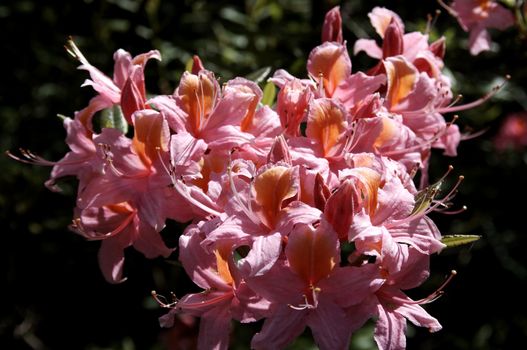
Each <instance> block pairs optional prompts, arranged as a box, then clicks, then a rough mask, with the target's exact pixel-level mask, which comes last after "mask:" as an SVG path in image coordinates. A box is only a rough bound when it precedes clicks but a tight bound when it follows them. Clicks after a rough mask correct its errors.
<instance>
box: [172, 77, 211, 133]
mask: <svg viewBox="0 0 527 350" xmlns="http://www.w3.org/2000/svg"><path fill="white" fill-rule="evenodd" d="M177 93H178V96H179V98H180V101H181V103H182V108H183V110H184V111H185V112H187V114H188V123H189V126H190V128H191V129H190V130H189V131H190V132H193V133H194V136H197V135H199V132H200V130H201V128H202V127H203V125H204V123H205V119H206V118H208V116H209V114H210V112H211V111H212V109H213V107H214V102H215V98H216V96H215V95H216V82H215V80H214V77H213V76H212V74H207V73H200V74H198V75H194V74H190V73H188V72H185V73H184V74H183V77H182V78H181V82H180V84H179V88H178V91H177Z"/></svg>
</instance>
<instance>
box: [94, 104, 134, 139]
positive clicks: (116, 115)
mask: <svg viewBox="0 0 527 350" xmlns="http://www.w3.org/2000/svg"><path fill="white" fill-rule="evenodd" d="M100 125H101V129H102V128H113V129H118V130H121V131H122V132H123V134H126V133H127V132H128V123H127V122H126V119H124V115H123V111H122V110H121V106H119V105H113V106H112V107H110V108H106V109H103V110H102V111H101V119H100Z"/></svg>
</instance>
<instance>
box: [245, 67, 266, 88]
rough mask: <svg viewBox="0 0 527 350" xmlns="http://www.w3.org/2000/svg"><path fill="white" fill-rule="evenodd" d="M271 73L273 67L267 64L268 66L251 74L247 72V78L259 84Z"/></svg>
mask: <svg viewBox="0 0 527 350" xmlns="http://www.w3.org/2000/svg"><path fill="white" fill-rule="evenodd" d="M269 73H271V67H269V66H267V67H263V68H260V69H258V70H256V71H254V72H252V73H250V74H247V76H246V77H245V78H247V79H248V80H252V81H254V82H255V83H257V84H259V83H261V82H262V81H264V79H265V78H267V76H268V75H269Z"/></svg>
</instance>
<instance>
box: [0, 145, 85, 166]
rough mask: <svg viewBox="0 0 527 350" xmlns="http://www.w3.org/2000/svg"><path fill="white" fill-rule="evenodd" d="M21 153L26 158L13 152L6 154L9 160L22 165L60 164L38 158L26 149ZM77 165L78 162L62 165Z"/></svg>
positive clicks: (6, 152)
mask: <svg viewBox="0 0 527 350" xmlns="http://www.w3.org/2000/svg"><path fill="white" fill-rule="evenodd" d="M19 151H20V153H21V154H22V156H23V157H24V158H21V157H18V156H16V155H14V154H13V153H11V151H5V154H6V155H7V156H8V157H9V158H11V159H14V160H16V161H19V162H21V163H25V164H32V165H43V166H54V165H56V164H57V163H58V162H52V161H49V160H46V159H44V158H42V157H40V156H37V155H36V154H34V153H32V152H31V151H29V150H25V149H22V148H20V149H19ZM76 163H78V161H77V162H69V163H62V164H76Z"/></svg>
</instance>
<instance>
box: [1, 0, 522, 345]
mask: <svg viewBox="0 0 527 350" xmlns="http://www.w3.org/2000/svg"><path fill="white" fill-rule="evenodd" d="M337 4H340V6H341V12H342V17H343V23H344V37H345V38H346V39H347V40H348V43H349V44H348V47H349V48H351V46H352V45H353V43H354V42H355V40H356V39H357V38H358V37H367V36H369V37H375V33H374V31H373V29H372V28H371V26H370V24H369V21H368V17H367V13H368V12H369V11H370V10H371V9H372V8H373V7H374V6H377V5H381V6H386V7H389V8H391V9H393V10H395V11H396V12H398V13H399V14H400V15H401V17H402V18H403V20H405V21H406V24H407V30H408V31H410V30H417V29H419V30H423V29H424V28H425V27H426V23H427V14H429V13H432V14H433V13H434V12H435V10H436V9H437V8H438V6H437V4H436V3H435V2H433V1H427V2H425V1H418V0H406V1H403V0H392V1H343V2H340V1H329V0H326V1H314V0H246V1H190V0H183V1H168V0H106V1H104V0H84V1H81V0H75V1H69V2H59V1H57V2H55V1H39V0H18V1H16V0H4V1H2V2H1V3H0V23H1V29H2V30H0V43H1V45H2V57H3V62H4V63H3V64H2V66H1V67H2V68H1V69H2V71H3V72H2V83H1V84H0V125H1V129H0V130H1V131H0V132H1V137H0V148H1V149H2V150H16V149H17V148H18V147H23V148H27V149H31V150H33V151H35V152H37V153H38V154H40V155H42V156H44V157H45V158H47V159H60V157H61V156H62V155H63V154H64V153H65V152H66V146H65V144H64V142H63V139H64V136H65V134H64V131H63V128H62V126H61V121H60V118H57V117H56V115H57V114H63V115H70V116H71V115H73V112H74V111H76V110H79V109H81V108H83V107H84V106H85V105H86V104H87V102H88V101H89V99H90V97H91V96H92V91H91V90H90V89H89V88H80V87H79V86H80V85H81V84H82V82H83V81H84V79H85V78H86V77H87V75H86V73H85V72H79V71H76V65H77V64H76V62H74V61H73V60H72V59H70V57H69V56H68V55H67V54H66V53H65V51H64V49H63V45H64V44H65V41H66V39H67V37H68V36H69V35H71V36H73V37H74V38H75V40H76V42H77V44H78V46H79V47H80V48H81V50H82V51H83V52H84V53H85V55H86V57H87V58H88V59H89V60H90V62H91V63H92V64H94V65H95V66H97V67H99V68H100V69H101V70H102V71H103V72H107V73H111V72H112V67H113V60H112V54H113V52H114V51H115V50H117V49H118V48H124V49H126V50H128V51H130V52H131V53H132V54H138V53H142V52H146V51H148V50H150V49H158V50H159V51H161V54H162V57H163V61H162V62H159V63H158V62H151V63H148V66H147V69H146V74H147V89H148V91H149V92H150V93H152V94H159V93H165V94H166V93H171V92H172V91H173V90H174V89H175V87H176V86H177V82H178V79H179V77H180V76H181V74H182V72H183V71H184V69H185V65H186V63H187V62H188V60H189V59H190V58H191V57H192V55H194V54H198V55H199V56H200V57H201V59H202V60H203V62H204V64H205V66H206V67H207V68H209V69H211V70H213V71H214V72H216V74H217V76H219V77H220V78H221V79H222V81H226V80H228V79H230V78H233V77H235V76H248V75H250V74H251V73H254V72H255V71H257V70H258V69H260V68H262V67H269V69H270V71H271V72H272V71H274V70H276V69H278V68H285V69H287V70H288V71H289V72H291V73H292V74H294V75H296V76H299V77H304V76H305V75H306V71H305V64H306V59H307V56H308V54H309V52H310V50H311V49H312V48H313V47H315V46H316V45H318V44H319V43H320V29H321V25H322V21H323V17H324V14H325V12H326V11H327V10H329V9H330V8H331V7H333V6H334V5H337ZM524 27H525V26H523V27H522V28H511V29H508V30H507V31H505V32H502V33H498V32H494V31H493V32H492V37H493V42H494V44H493V47H492V51H490V52H485V53H483V54H481V55H480V56H478V57H472V56H470V55H469V53H468V51H467V48H466V47H467V39H468V34H467V33H464V32H462V31H461V29H460V28H459V26H458V24H457V22H456V21H455V19H453V18H451V17H449V16H448V15H446V14H442V15H441V16H439V18H438V19H437V21H436V22H435V25H434V26H433V28H432V31H431V33H430V35H431V37H432V38H437V37H439V36H440V35H445V36H446V38H447V55H446V64H447V67H448V69H449V72H450V74H451V77H452V79H453V83H454V85H453V86H454V89H455V93H462V94H463V96H464V99H463V100H464V101H472V100H474V99H477V98H479V97H480V96H482V95H484V94H485V93H486V92H488V91H489V90H490V89H491V88H492V86H494V85H496V84H498V83H499V82H500V81H502V80H503V77H504V76H505V75H506V74H511V75H512V79H511V81H510V82H508V83H507V84H506V86H505V88H503V89H502V91H501V92H500V93H499V94H498V95H497V96H495V97H494V98H493V99H492V100H491V101H489V102H487V103H485V104H484V105H482V106H480V107H478V108H475V109H473V110H470V111H466V112H462V113H460V121H459V124H460V126H461V127H462V128H467V130H474V131H479V130H482V129H488V130H487V132H486V133H484V134H483V136H480V137H478V138H476V139H473V140H468V141H465V142H463V143H462V145H461V146H460V148H459V154H460V155H459V157H457V158H451V159H446V158H444V157H442V156H441V154H440V153H439V152H436V153H435V154H434V155H433V164H432V167H431V177H432V179H433V178H434V177H435V178H439V177H440V175H441V173H443V172H444V170H445V169H446V167H447V165H448V164H453V165H454V167H455V172H456V173H457V174H463V175H465V178H466V181H465V183H464V184H463V186H462V187H461V190H460V193H459V195H458V197H457V198H456V202H457V203H458V204H459V205H462V204H467V205H468V207H469V210H468V211H466V212H465V213H463V214H460V215H456V216H446V217H445V216H440V215H434V217H433V219H434V220H436V222H438V224H439V226H440V228H441V230H442V232H444V233H445V234H474V235H482V236H483V238H482V239H481V240H480V241H478V242H476V243H475V244H474V245H472V246H469V247H465V246H463V247H459V248H454V249H451V250H448V251H445V252H444V253H441V254H439V255H437V256H434V257H433V259H432V277H431V278H430V279H429V281H427V283H426V284H425V285H424V286H422V288H419V289H418V290H415V291H412V292H411V293H413V294H415V296H416V297H422V296H424V295H426V294H428V293H430V292H432V291H433V290H434V289H435V288H436V287H437V286H438V285H439V284H440V283H441V281H442V280H443V278H444V275H446V274H448V272H449V271H450V270H451V269H457V270H458V276H457V277H456V278H455V280H454V281H453V282H452V283H451V284H450V285H449V286H448V287H447V290H446V292H447V293H446V295H445V296H444V297H443V298H442V299H440V300H438V301H436V302H434V303H432V304H430V305H429V306H428V310H429V311H430V312H431V314H432V315H434V316H436V317H437V318H438V319H439V320H440V321H441V322H442V324H443V325H444V329H443V330H442V331H441V332H439V333H437V334H433V335H430V334H428V332H427V331H426V330H423V329H416V328H414V327H410V328H409V330H408V348H409V349H413V348H419V349H445V348H447V349H481V350H484V349H510V348H515V347H516V345H515V344H518V343H520V344H521V343H522V340H525V339H526V338H527V315H526V314H525V312H524V311H523V308H524V306H525V302H524V301H522V300H524V294H525V289H524V286H525V284H526V281H527V258H526V255H525V253H524V251H523V250H524V244H526V243H527V242H526V237H525V229H526V225H525V221H524V220H523V215H525V213H524V205H523V199H524V198H527V193H526V187H527V186H525V179H526V175H527V169H526V166H527V165H526V164H527V152H526V151H525V150H523V151H512V150H510V151H505V152H502V153H497V152H496V151H495V150H494V148H493V145H492V139H493V137H494V135H495V134H496V131H497V129H498V127H499V125H500V123H501V121H502V120H503V118H504V116H506V115H507V114H508V113H510V112H514V111H519V110H526V109H527V91H526V86H525V82H526V81H527V69H526V67H525V62H527V50H526V48H527V44H526V40H525V30H524ZM521 30H523V34H522V32H521ZM352 60H353V65H354V71H357V70H359V69H360V70H363V69H365V68H367V67H370V66H371V65H372V64H373V62H372V61H371V60H370V59H369V58H367V57H366V56H365V55H363V54H361V55H359V56H357V57H353V58H352ZM261 73H262V72H259V73H258V74H261ZM271 88H272V87H268V92H267V94H272V91H271V90H270V89H271ZM0 167H1V169H2V171H1V173H0V189H1V191H0V219H1V222H2V226H3V229H2V236H3V237H2V238H3V241H2V245H1V248H0V249H1V253H0V256H1V259H2V260H1V263H0V265H1V266H2V270H1V271H2V274H1V280H0V283H1V285H2V286H4V287H3V288H2V289H1V292H0V293H1V294H0V300H1V303H0V348H2V349H62V348H74V349H87V350H88V349H89V350H96V349H123V350H133V349H166V348H167V347H169V346H170V344H172V345H174V340H175V338H176V337H178V336H180V335H177V334H174V333H173V331H170V330H161V329H160V328H159V326H158V322H157V318H158V317H159V316H160V315H162V314H163V313H164V310H161V309H160V308H159V307H158V306H157V304H155V302H154V301H153V300H152V299H151V297H150V290H152V289H157V290H158V291H160V292H163V293H165V294H168V292H169V291H174V292H175V293H176V294H177V295H182V294H184V293H186V292H188V291H189V290H191V288H192V287H191V286H190V283H189V281H188V278H187V277H186V276H185V275H184V273H182V271H181V269H180V268H178V267H177V266H178V263H177V254H175V255H174V256H173V257H171V259H169V260H168V261H164V260H162V259H159V260H146V259H144V258H143V257H142V256H141V254H138V253H135V252H134V251H130V252H127V259H128V260H127V266H126V269H127V271H126V274H127V275H128V276H129V280H128V281H127V282H125V283H123V284H121V285H109V284H107V283H106V282H104V280H103V278H102V276H101V274H100V272H99V269H98V266H97V259H96V255H97V249H98V243H94V242H85V241H84V239H82V238H81V237H80V236H76V235H74V234H72V233H71V232H69V231H68V230H67V225H68V224H69V222H70V220H71V215H72V208H73V206H74V195H75V183H74V182H68V181H66V182H65V183H64V184H63V188H64V192H63V193H62V194H56V193H51V192H49V191H48V190H46V189H45V188H44V186H43V182H44V181H45V180H46V179H47V176H48V174H49V171H50V169H48V168H41V167H36V166H28V165H25V164H21V163H18V162H15V161H13V160H11V159H8V158H7V157H1V158H0ZM181 229H182V226H181V225H177V224H174V223H171V224H170V225H169V228H168V230H167V231H166V232H167V233H164V235H165V238H166V240H167V242H169V243H170V244H172V245H173V246H175V245H176V244H177V236H178V234H179V233H180V232H181ZM522 307H523V308H522ZM260 325H261V323H257V324H256V325H243V326H237V327H235V329H234V335H233V344H232V348H233V349H244V348H246V347H247V344H248V343H249V341H250V338H251V336H252V334H253V333H254V331H255V330H257V329H258V327H259V326H260ZM189 332H192V331H191V329H190V328H189ZM372 332H373V324H369V325H368V326H367V327H365V328H364V329H362V330H361V331H360V332H358V333H357V334H356V335H355V336H354V339H353V348H354V349H374V348H375V346H374V344H373V342H372V339H371V334H372ZM192 334H193V333H191V335H192ZM187 336H188V335H187ZM310 348H313V344H312V341H311V340H310V334H309V331H306V334H305V336H304V337H302V338H299V339H298V340H297V341H296V342H295V343H294V344H293V345H291V347H290V349H310Z"/></svg>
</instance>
